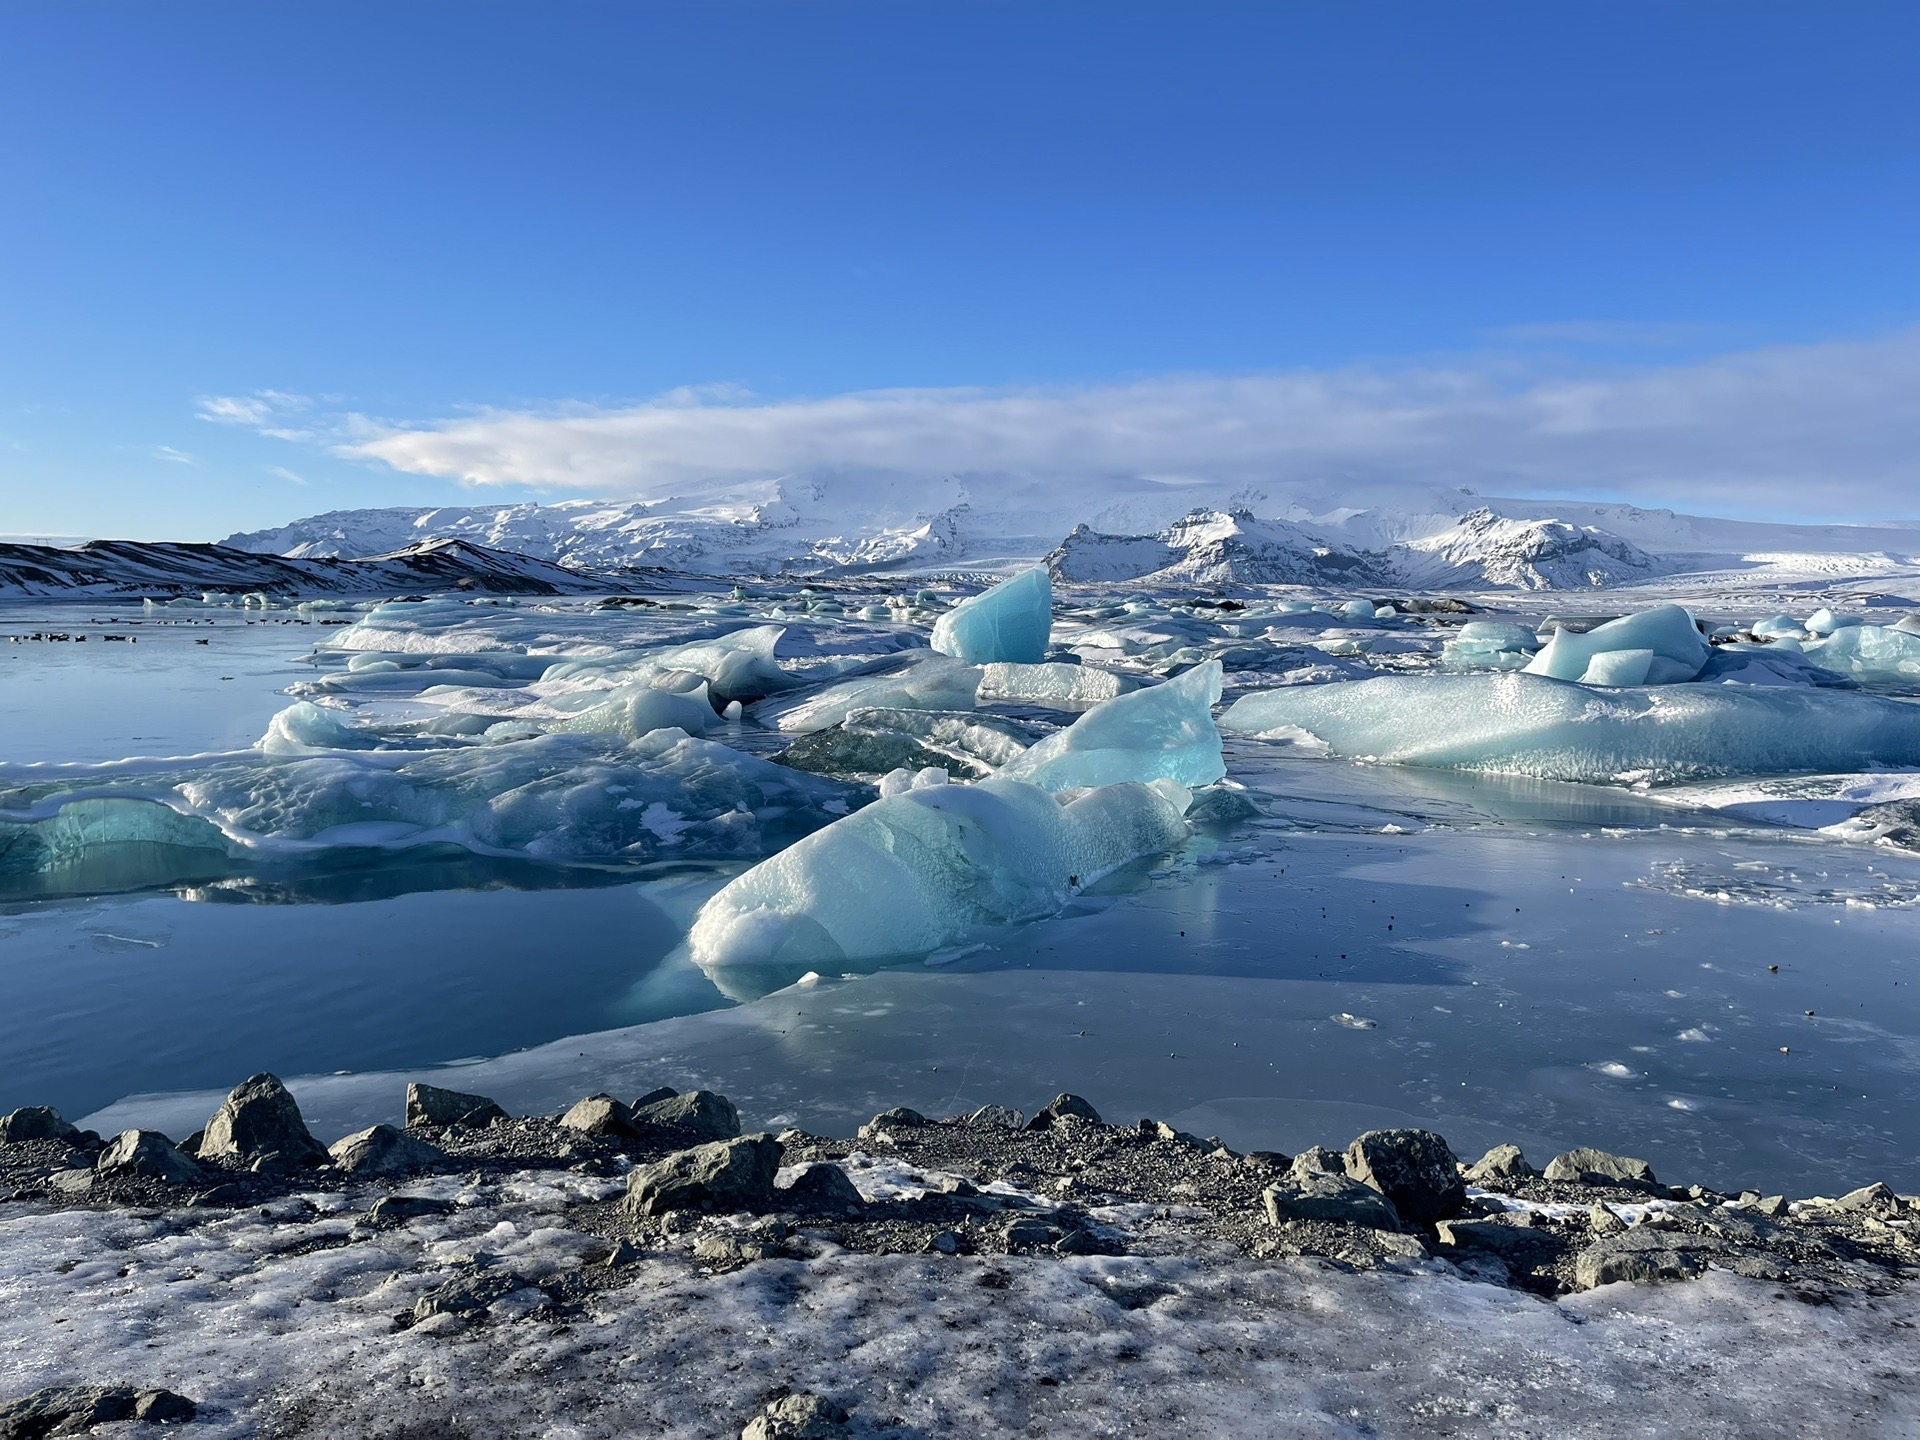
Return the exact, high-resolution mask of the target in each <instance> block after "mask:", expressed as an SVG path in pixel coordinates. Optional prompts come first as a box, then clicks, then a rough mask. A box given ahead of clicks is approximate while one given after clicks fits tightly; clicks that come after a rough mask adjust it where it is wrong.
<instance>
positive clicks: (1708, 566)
mask: <svg viewBox="0 0 1920 1440" xmlns="http://www.w3.org/2000/svg"><path fill="white" fill-rule="evenodd" d="M1368 501H1371V502H1375V503H1362V502H1368ZM1063 536H1064V537H1065V539H1064V540H1063V539H1062V538H1061V537H1063ZM451 539H457V540H462V541H465V542H468V543H470V544H472V545H475V546H478V547H483V548H485V549H488V550H492V551H498V552H508V553H512V554H517V555H522V556H527V557H531V558H533V559H536V560H544V561H547V562H550V563H552V564H554V565H558V566H563V567H566V568H568V569H571V570H577V571H583V572H589V573H595V574H603V575H605V574H616V573H618V572H620V571H622V570H626V569H629V568H631V567H658V568H660V569H664V570H672V571H677V572H682V573H686V574H690V575H701V576H712V577H720V576H754V575H763V576H764V575H791V576H796V577H798V576H831V575H835V574H843V575H844V574H860V573H874V572H880V573H887V572H894V573H901V574H926V573H930V572H931V573H939V572H943V571H945V572H950V571H955V570H963V569H964V570H968V571H976V572H978V571H991V570H1004V569H1007V568H1010V567H1013V566H1016V565H1024V564H1031V563H1032V562H1033V561H1034V560H1035V559H1038V558H1040V557H1042V556H1044V557H1046V559H1047V560H1048V562H1049V563H1050V564H1051V565H1052V567H1053V569H1054V571H1055V573H1056V574H1058V575H1059V576H1060V577H1061V578H1062V579H1063V580H1069V581H1078V582H1100V581H1115V582H1124V581H1133V580H1144V579H1148V578H1153V579H1156V580H1165V581H1166V582H1168V583H1177V584H1187V585H1192V584H1209V585H1219V584H1297V585H1320V586H1332V587H1339V586H1343V585H1344V586H1353V585H1365V586H1370V587H1395V588H1416V589H1449V588H1468V589H1525V590H1565V589H1581V590H1584V589H1590V588H1594V587H1604V586H1615V585H1623V584H1633V583H1637V582H1640V581H1645V580H1649V579H1655V578H1661V579H1672V580H1675V581H1679V580H1682V579H1684V578H1685V577H1688V576H1700V577H1703V578H1704V577H1707V576H1714V577H1718V578H1719V579H1721V580H1725V579H1726V578H1727V577H1730V576H1736V575H1737V576H1740V577H1742V578H1743V579H1745V580H1747V581H1752V582H1756V583H1767V584H1800V583H1828V584H1831V583H1835V582H1841V581H1845V580H1847V579H1852V578H1859V579H1869V578H1872V579H1884V578H1888V577H1892V576H1896V575H1909V574H1916V573H1920V529H1916V528H1913V527H1900V526H1865V525H1776V524H1768V523H1763V522H1758V521H1748V520H1724V519H1715V518H1712V517H1705V516H1690V515H1678V514H1675V513H1674V512H1672V511H1668V510H1647V509H1642V508H1640V507H1637V506H1630V505H1606V504H1594V503H1589V502H1575V501H1564V502H1563V501H1540V500H1506V499H1483V498H1481V497H1478V496H1475V495H1472V494H1470V493H1469V492H1464V491H1443V490H1438V489H1432V490H1419V491H1409V492H1406V493H1395V494H1392V495H1384V496H1369V495H1367V494H1366V493H1364V492H1362V491H1360V490H1358V489H1355V490H1354V492H1353V493H1352V494H1351V495H1341V494H1336V493H1332V492H1329V493H1327V494H1323V495H1321V496H1319V497H1318V498H1317V499H1315V500H1313V501H1311V502H1309V501H1306V500H1302V499H1300V498H1298V497H1295V498H1294V499H1292V500H1286V499H1270V498H1269V497H1268V496H1266V495H1264V494H1261V493H1259V492H1257V491H1248V492H1234V493H1232V494H1229V493H1227V492H1226V491H1224V489H1223V488H1222V487H1214V486H1208V485H1205V484H1158V485H1145V484H1143V483H1139V482H1125V483H1122V482H1116V483H1115V485H1114V486H1113V487H1111V489H1109V490H1103V491H1100V492H1098V494H1097V498H1094V497H1089V496H1088V494H1087V493H1086V492H1084V491H1078V492H1074V493H1061V492H1059V491H1057V490H1055V489H1049V488H1047V487H1044V486H1037V485H1036V486H1022V485H1018V484H1014V483H1012V482H1009V481H1007V480H1005V478H1004V477H1001V478H999V479H996V480H995V481H994V482H993V483H992V484H985V483H980V484H974V483H971V482H969V481H968V480H967V479H966V478H965V477H945V478H940V479H931V480H929V479H913V478H911V477H902V476H893V475H885V476H874V475H860V474H822V475H814V476H783V477H779V478H776V479H771V480H765V481H759V482H755V483H753V484H751V485H746V486H738V485H731V486H722V485H719V484H715V485H714V486H713V487H712V488H711V490H710V491H701V490H698V489H696V490H694V491H692V492H690V493H688V494H684V495H681V496H679V497H675V498H668V499H653V500H632V501H622V500H568V501H561V502H558V503H555V504H547V505H540V504H519V505H473V506H456V507H445V508H439V509H397V508H396V509H379V510H338V511H332V512H329V513H327V514H324V515H316V516H312V517H309V518H307V519H304V520H296V521H294V522H293V523H292V524H289V525H284V526H280V527H278V528H276V529H272V530H260V531H252V532H248V533H243V534H238V535H233V536H230V537H229V538H228V539H227V540H226V541H225V542H224V543H225V544H226V545H227V546H229V547H232V548H234V549H238V550H244V551H250V552H255V553H258V554H268V555H278V556H285V557H288V558H292V559H300V560H308V559H363V558H370V557H374V556H380V555H386V554H390V553H392V552H394V551H396V550H399V549H402V548H405V547H408V546H415V545H418V544H421V543H423V542H428V541H433V540H451Z"/></svg>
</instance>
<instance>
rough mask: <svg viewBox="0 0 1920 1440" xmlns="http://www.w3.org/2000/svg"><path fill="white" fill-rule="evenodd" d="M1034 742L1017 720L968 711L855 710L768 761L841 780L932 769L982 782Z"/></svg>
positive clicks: (956, 777)
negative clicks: (932, 767)
mask: <svg viewBox="0 0 1920 1440" xmlns="http://www.w3.org/2000/svg"><path fill="white" fill-rule="evenodd" d="M1034 739H1035V732H1034V731H1032V730H1031V729H1030V728H1029V727H1027V726H1025V725H1022V724H1021V723H1020V722H1019V721H1017V720H1010V719H1008V718H1006V717H1005V716H999V715H982V714H979V713H977V712H975V711H970V710H855V711H854V712H853V713H852V714H850V715H848V716H847V718H846V719H845V720H843V721H841V722H840V724H838V725H833V726H829V727H828V728H827V729H825V730H816V731H813V732H812V733H810V734H807V735H803V736H801V737H800V738H799V739H798V740H796V741H794V743H793V744H791V745H789V746H788V747H787V748H786V749H785V750H782V751H781V752H780V753H779V754H778V755H776V756H774V757H773V758H774V759H775V760H777V761H778V762H779V763H780V764H782V765H791V766H793V767H794V768H795V769H796V770H809V771H812V772H813V773H814V774H816V775H835V776H840V777H842V778H850V777H859V778H866V777H876V776H881V775H885V774H888V773H889V772H891V771H894V770H901V769H905V770H925V769H927V768H928V767H930V766H937V767H938V768H940V769H942V770H945V771H946V772H947V773H948V774H949V775H951V776H953V777H954V778H955V779H956V780H982V779H985V778H986V777H987V776H989V775H991V774H993V772H994V771H996V770H998V769H999V768H1000V767H1001V766H1003V765H1006V764H1008V763H1009V762H1010V761H1013V760H1015V759H1018V758H1019V756H1020V754H1021V752H1023V751H1024V750H1025V749H1026V748H1027V746H1028V745H1029V744H1031V743H1032V742H1033V740H1034Z"/></svg>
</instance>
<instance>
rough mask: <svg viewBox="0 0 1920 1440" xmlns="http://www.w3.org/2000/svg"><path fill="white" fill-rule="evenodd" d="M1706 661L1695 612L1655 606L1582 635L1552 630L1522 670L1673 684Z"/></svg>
mask: <svg viewBox="0 0 1920 1440" xmlns="http://www.w3.org/2000/svg"><path fill="white" fill-rule="evenodd" d="M1640 652H1644V660H1645V666H1644V668H1642V663H1641V662H1642V658H1643V656H1642V654H1641V653H1640ZM1706 661H1707V641H1706V637H1705V636H1703V635H1702V634H1701V633H1700V628H1699V627H1698V626H1697V625H1695V624H1694V623H1693V616H1691V615H1690V614H1688V613H1687V612H1686V611H1685V610H1684V609H1682V608H1681V607H1680V606H1678V605H1656V606H1654V608H1653V609H1651V610H1644V611H1642V612H1641V613H1640V614H1638V615H1628V616H1625V617H1624V618H1622V619H1619V620H1609V621H1608V622H1607V623H1606V624H1604V625H1596V626H1595V627H1594V628H1593V629H1591V630H1588V631H1586V632H1585V633H1584V634H1575V633H1574V632H1573V631H1571V630H1567V629H1565V628H1561V629H1558V630H1555V631H1554V632H1553V636H1552V638H1550V639H1549V640H1548V641H1547V643H1546V645H1545V646H1544V647H1543V648H1542V649H1541V651H1540V653H1539V654H1538V655H1535V656H1534V657H1533V659H1532V661H1531V662H1529V663H1528V665H1527V667H1526V668H1527V673H1528V674H1529V675H1549V676H1551V677H1553V678H1554V679H1555V680H1583V681H1585V682H1586V683H1587V684H1589V685H1675V684H1679V683H1680V682H1682V681H1685V680H1691V679H1693V677H1694V676H1696V675H1698V674H1699V673H1700V667H1701V666H1702V665H1704V664H1706Z"/></svg>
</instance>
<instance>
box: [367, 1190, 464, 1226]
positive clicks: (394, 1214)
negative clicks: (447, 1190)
mask: <svg viewBox="0 0 1920 1440" xmlns="http://www.w3.org/2000/svg"><path fill="white" fill-rule="evenodd" d="M453 1210H454V1205H453V1202H452V1201H451V1200H436V1199H434V1198H433V1197H432V1196H431V1195H382V1196H381V1197H380V1198H379V1199H378V1200H376V1201H374V1202H373V1208H372V1209H371V1210H369V1211H368V1212H367V1220H368V1223H370V1224H372V1225H375V1226H377V1227H379V1228H382V1229H385V1228H388V1227H390V1226H394V1225H404V1224H405V1223H406V1222H407V1221H409V1220H418V1219H419V1218H420V1217H421V1216H423V1215H451V1214H452V1213H453Z"/></svg>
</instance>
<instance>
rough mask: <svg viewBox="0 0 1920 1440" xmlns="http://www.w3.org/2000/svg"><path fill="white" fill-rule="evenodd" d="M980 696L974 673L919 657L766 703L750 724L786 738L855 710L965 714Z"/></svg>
mask: <svg viewBox="0 0 1920 1440" xmlns="http://www.w3.org/2000/svg"><path fill="white" fill-rule="evenodd" d="M979 690H980V667H979V666H977V665H969V664H967V662H966V661H964V660H955V659H953V658H952V657H950V656H946V655H939V654H935V653H933V652H932V651H923V652H921V653H920V654H919V655H918V656H914V657H912V658H911V659H910V660H909V661H908V662H906V663H902V662H900V661H893V662H890V663H889V666H888V672H887V673H885V674H880V675H862V676H858V677H856V678H854V679H851V680H842V681H840V682H839V683H837V684H833V685H829V686H827V687H826V688H825V689H824V690H817V691H815V692H813V693H812V694H809V695H802V696H799V697H797V698H794V699H791V700H773V701H766V702H763V703H762V704H760V705H757V706H755V707H754V711H753V718H754V719H756V720H758V721H759V722H760V723H761V724H763V725H771V726H772V727H773V728H774V729H776V730H781V731H784V732H786V733H787V734H789V735H809V734H811V733H813V732H814V731H816V730H825V729H827V728H828V727H829V726H832V725H838V724H839V723H840V722H841V721H843V720H845V719H846V718H847V716H848V715H850V714H852V713H853V712H854V711H856V710H873V709H892V710H968V709H971V708H972V707H973V703H974V700H975V698H976V697H977V696H978V694H979Z"/></svg>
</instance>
